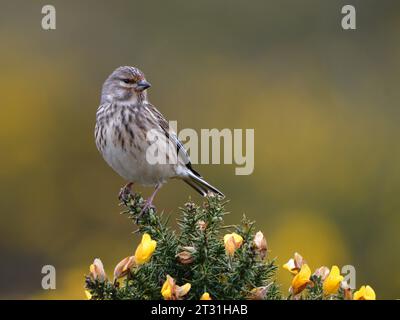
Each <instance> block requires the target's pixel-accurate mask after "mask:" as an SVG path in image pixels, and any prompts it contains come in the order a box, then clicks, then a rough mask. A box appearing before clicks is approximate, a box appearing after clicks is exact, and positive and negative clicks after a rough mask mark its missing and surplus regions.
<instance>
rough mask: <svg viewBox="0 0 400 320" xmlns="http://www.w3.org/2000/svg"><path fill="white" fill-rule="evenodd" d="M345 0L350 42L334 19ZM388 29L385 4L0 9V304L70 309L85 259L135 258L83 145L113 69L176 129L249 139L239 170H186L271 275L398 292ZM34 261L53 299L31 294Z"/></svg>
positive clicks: (180, 195)
mask: <svg viewBox="0 0 400 320" xmlns="http://www.w3.org/2000/svg"><path fill="white" fill-rule="evenodd" d="M349 2H351V4H353V5H355V7H356V9H357V30H356V31H344V30H342V28H341V24H340V21H341V18H342V15H341V13H340V10H341V7H342V6H343V5H345V4H348V3H349ZM49 3H51V4H53V5H54V6H55V7H56V10H57V29H56V30H55V31H44V30H42V29H41V19H42V14H41V8H42V6H43V5H45V4H49ZM399 36H400V3H399V2H398V1H378V0H375V1H368V0H363V1H356V0H352V1H322V0H321V1H317V0H304V1H297V0H290V1H289V0H279V1H278V0H275V1H267V0H251V1H238V0H230V1H218V0H213V1H211V0H202V1H185V0H173V1H171V0H170V1H162V0H159V1H152V0H150V1H149V0H146V1H117V0H115V1H55V0H53V1H29V2H28V1H22V0H18V1H11V0H1V1H0V37H1V41H0V61H1V72H0V88H1V108H0V119H1V120H0V121H1V126H0V143H1V146H2V148H1V149H2V150H3V151H2V156H1V159H0V179H1V184H0V210H1V215H0V298H23V299H32V298H34V299H36V298H46V299H47V298H76V299H81V298H85V296H84V293H83V276H84V274H85V273H87V272H88V266H89V264H90V263H91V262H92V260H93V258H95V257H101V259H102V260H103V262H104V264H105V266H106V270H107V272H108V273H109V274H111V273H112V270H113V268H114V266H115V264H116V263H117V262H118V261H119V260H121V259H122V258H124V257H125V256H127V255H130V254H132V253H133V251H134V250H135V248H136V245H137V243H138V236H137V235H133V234H132V233H131V231H132V230H133V226H132V224H131V223H130V222H129V221H128V220H127V219H126V218H125V217H122V216H120V215H119V214H118V213H119V210H120V209H119V207H118V206H117V197H116V196H117V193H118V191H119V188H120V187H121V185H122V184H123V183H124V181H123V180H122V179H121V178H120V177H119V176H118V175H117V174H115V173H114V172H113V171H112V170H111V169H110V168H109V167H108V166H107V165H106V163H105V162H104V161H103V160H102V158H101V156H100V155H99V153H98V152H97V149H96V146H95V144H94V138H93V135H94V134H93V131H94V120H95V112H96V109H97V106H98V103H99V94H100V88H101V85H102V83H103V81H104V80H105V78H106V77H107V76H108V74H109V73H110V72H111V71H112V70H113V69H114V68H116V67H118V66H120V65H134V66H138V67H140V68H141V69H142V70H143V71H144V72H145V73H146V75H147V78H148V80H149V81H150V82H151V83H152V84H153V86H152V88H151V89H150V91H149V96H150V100H151V101H152V102H153V103H154V104H156V105H157V106H158V107H159V109H160V110H161V111H162V112H163V113H164V115H165V116H166V117H167V118H168V119H170V120H177V121H178V127H179V128H181V129H182V128H195V129H196V130H200V129H201V128H219V129H222V128H243V129H244V128H254V129H255V170H254V173H253V174H252V175H250V176H235V174H234V166H233V165H197V166H196V168H197V169H199V171H200V172H201V173H202V174H203V175H204V176H205V177H206V178H207V179H208V180H209V181H210V182H212V183H213V184H215V185H216V186H217V187H219V188H220V189H221V190H223V191H224V192H225V194H226V195H227V197H228V198H229V199H231V202H230V204H229V207H228V209H229V210H230V211H232V212H233V214H232V215H230V216H229V218H228V221H227V223H233V222H238V221H239V219H240V217H241V215H242V213H246V214H247V215H248V216H249V217H250V218H252V219H255V220H257V222H258V227H259V229H261V230H263V232H264V234H265V235H266V237H267V239H268V242H269V247H270V249H271V253H270V255H271V257H274V256H277V257H278V263H279V265H282V264H283V263H284V262H286V261H287V260H288V259H289V257H290V256H292V254H293V252H295V251H298V252H300V253H301V254H302V255H303V256H304V257H305V258H306V259H307V261H308V262H309V264H310V265H311V268H312V269H315V268H317V267H318V266H319V265H321V264H324V265H328V266H331V265H332V264H338V265H340V266H342V265H346V264H351V265H354V266H355V267H356V269H357V285H358V286H360V285H362V284H364V283H367V284H369V285H371V286H372V287H373V288H374V289H375V290H376V292H377V295H378V298H399V297H400V295H399V293H400V276H399V274H398V272H397V271H395V270H394V269H393V268H394V267H395V266H397V265H399V264H400V255H399V248H400V234H399V224H400V215H399V211H400V197H399V190H400V147H399V136H400V126H399V120H400V110H399V100H400V90H399V76H400V69H399V67H400V64H399V61H400V60H399V56H400V42H399ZM140 190H141V191H144V192H145V194H146V195H148V194H149V193H150V190H149V189H147V190H146V189H140ZM189 195H192V196H193V198H194V199H195V200H197V201H201V199H200V197H198V196H197V195H195V194H194V193H193V192H192V190H191V189H190V188H188V187H187V186H186V185H185V184H183V183H180V182H178V181H173V182H171V183H169V184H167V185H166V186H165V187H164V188H163V189H162V190H161V192H160V193H159V194H158V197H157V198H156V201H155V204H156V205H157V206H158V207H159V208H160V209H162V208H164V209H165V211H166V212H173V213H174V214H173V216H176V212H177V208H178V206H180V205H182V204H183V203H184V201H185V200H186V199H187V197H188V196H189ZM45 264H51V265H54V266H55V267H56V269H57V289H56V290H51V291H44V290H43V289H41V277H42V275H41V268H42V266H43V265H45ZM389 267H390V268H389ZM279 280H280V281H281V282H283V288H282V289H283V291H286V290H287V288H288V283H289V280H290V276H289V274H287V272H286V271H279Z"/></svg>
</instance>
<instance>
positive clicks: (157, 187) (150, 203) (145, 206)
mask: <svg viewBox="0 0 400 320" xmlns="http://www.w3.org/2000/svg"><path fill="white" fill-rule="evenodd" d="M161 186H162V184H161V183H159V184H157V185H156V188H155V189H154V192H153V194H152V195H151V196H150V198H148V199H147V200H146V203H145V204H144V207H143V209H142V214H143V213H144V212H145V210H147V209H149V208H150V207H151V206H152V204H153V200H154V197H155V195H156V193H157V191H158V190H160V189H161Z"/></svg>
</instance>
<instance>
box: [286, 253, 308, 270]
mask: <svg viewBox="0 0 400 320" xmlns="http://www.w3.org/2000/svg"><path fill="white" fill-rule="evenodd" d="M303 264H306V261H305V260H304V259H303V257H302V256H301V255H300V254H299V253H297V252H295V253H294V258H291V259H289V261H288V262H286V263H285V264H284V265H283V266H282V267H283V269H286V270H287V271H289V272H290V273H291V274H298V273H299V270H300V269H301V267H302V266H303Z"/></svg>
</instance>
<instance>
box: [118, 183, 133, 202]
mask: <svg viewBox="0 0 400 320" xmlns="http://www.w3.org/2000/svg"><path fill="white" fill-rule="evenodd" d="M132 185H133V183H132V182H129V183H127V184H126V185H125V186H124V187H122V188H121V190H120V191H119V194H118V199H119V200H120V201H125V200H127V199H128V196H129V195H131V191H132Z"/></svg>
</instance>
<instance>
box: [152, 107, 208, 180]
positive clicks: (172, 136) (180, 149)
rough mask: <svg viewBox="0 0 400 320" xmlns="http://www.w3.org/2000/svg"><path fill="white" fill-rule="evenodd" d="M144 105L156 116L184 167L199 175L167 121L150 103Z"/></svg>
mask: <svg viewBox="0 0 400 320" xmlns="http://www.w3.org/2000/svg"><path fill="white" fill-rule="evenodd" d="M146 106H147V107H148V108H149V110H150V112H151V113H152V114H153V115H154V117H156V119H157V122H158V124H159V125H160V127H161V129H162V130H163V132H164V134H165V136H166V137H167V139H169V140H170V141H171V142H172V143H173V144H175V145H176V152H177V153H178V155H179V156H180V157H181V159H182V160H183V162H184V164H185V165H186V167H187V168H188V169H189V170H190V171H191V172H193V173H194V174H195V175H196V176H198V177H201V175H200V174H199V173H198V172H197V171H195V170H194V169H193V168H192V163H191V162H190V157H189V154H188V153H187V151H186V149H185V147H184V146H183V144H182V142H181V141H180V140H179V139H178V137H177V136H176V133H175V132H174V131H173V130H171V128H170V127H169V123H168V121H167V120H166V119H165V117H164V116H163V115H162V114H161V112H160V111H158V110H157V108H156V107H155V106H153V105H152V104H151V103H147V104H146Z"/></svg>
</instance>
